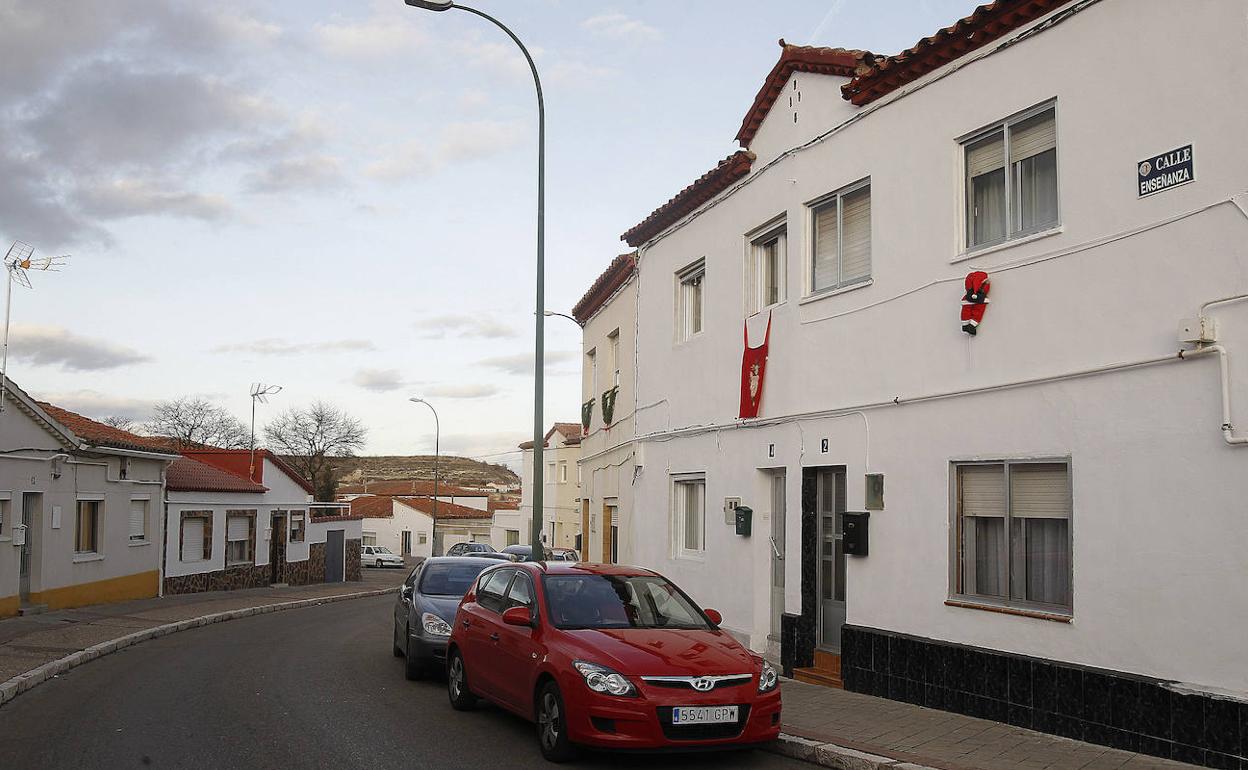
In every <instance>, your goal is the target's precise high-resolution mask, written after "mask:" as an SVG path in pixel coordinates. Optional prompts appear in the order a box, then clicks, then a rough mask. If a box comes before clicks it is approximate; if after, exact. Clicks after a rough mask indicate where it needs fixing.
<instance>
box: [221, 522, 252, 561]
mask: <svg viewBox="0 0 1248 770" xmlns="http://www.w3.org/2000/svg"><path fill="white" fill-rule="evenodd" d="M252 518H253V517H252V516H251V515H249V514H243V513H233V512H231V513H230V514H229V515H228V516H227V517H226V520H225V566H227V567H232V566H235V565H239V564H254V563H255V560H256V559H255V553H254V551H253V549H252V542H251V522H252Z"/></svg>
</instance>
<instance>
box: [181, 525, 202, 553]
mask: <svg viewBox="0 0 1248 770" xmlns="http://www.w3.org/2000/svg"><path fill="white" fill-rule="evenodd" d="M203 558H204V520H203V519H185V520H183V522H182V561H199V560H201V559H203Z"/></svg>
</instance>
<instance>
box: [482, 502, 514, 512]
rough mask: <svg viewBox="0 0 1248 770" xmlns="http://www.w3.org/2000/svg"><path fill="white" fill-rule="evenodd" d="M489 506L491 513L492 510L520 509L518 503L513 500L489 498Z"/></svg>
mask: <svg viewBox="0 0 1248 770" xmlns="http://www.w3.org/2000/svg"><path fill="white" fill-rule="evenodd" d="M489 508H490V512H491V513H493V512H494V511H518V510H520V503H517V502H516V501H514V500H491V501H490V502H489Z"/></svg>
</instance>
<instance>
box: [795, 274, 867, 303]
mask: <svg viewBox="0 0 1248 770" xmlns="http://www.w3.org/2000/svg"><path fill="white" fill-rule="evenodd" d="M874 283H875V279H874V278H868V279H867V280H865V281H859V282H858V283H851V284H849V285H848V286H839V287H837V288H835V289H826V290H824V291H821V292H819V293H817V294H810V295H807V296H805V297H802V298H801V299H799V300H798V301H797V304H799V305H809V304H810V303H811V302H818V301H819V300H821V299H827V298H828V297H835V296H837V295H840V294H846V293H848V292H851V291H854V290H855V289H865V288H867V287H868V286H871V285H872V284H874Z"/></svg>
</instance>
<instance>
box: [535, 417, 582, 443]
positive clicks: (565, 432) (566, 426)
mask: <svg viewBox="0 0 1248 770" xmlns="http://www.w3.org/2000/svg"><path fill="white" fill-rule="evenodd" d="M555 431H559V434H560V435H561V436H563V441H564V443H565V444H570V445H572V446H576V445H577V444H579V443H581V436H582V432H581V424H580V423H579V422H557V423H555V424H554V425H552V426H551V428H550V430H548V431H546V437H545V440H544V441H543V443H542V446H543V447H548V446H550V437H551V436H553V435H555ZM520 448H521V449H532V448H533V442H532V441H522V442H520Z"/></svg>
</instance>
